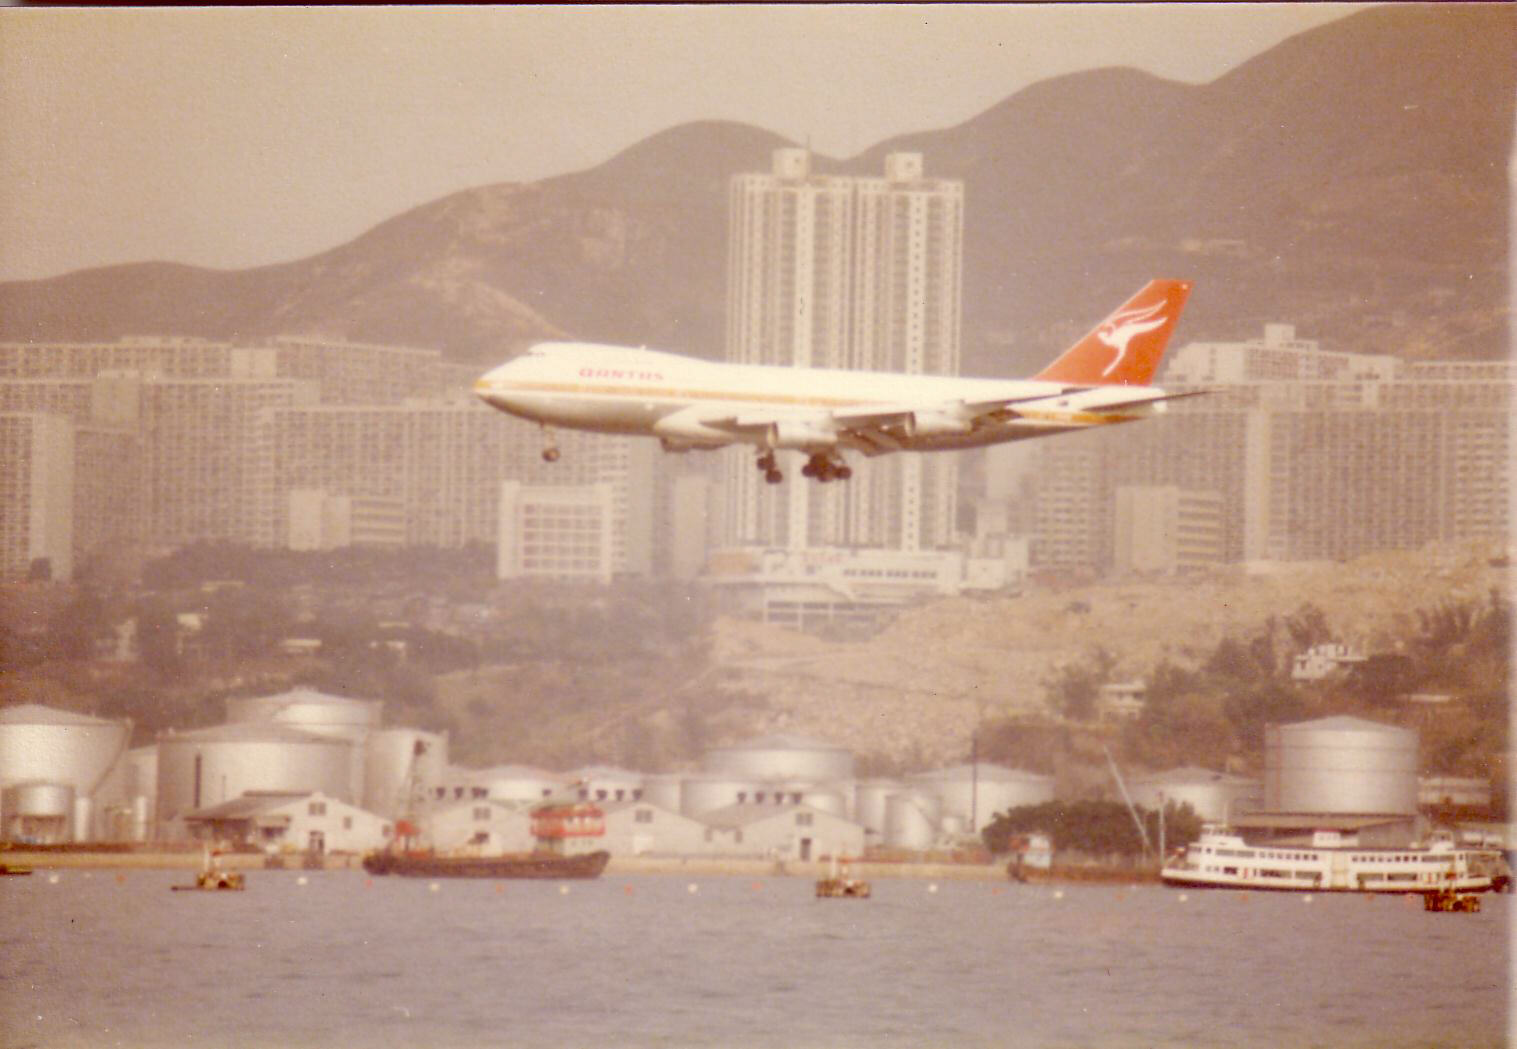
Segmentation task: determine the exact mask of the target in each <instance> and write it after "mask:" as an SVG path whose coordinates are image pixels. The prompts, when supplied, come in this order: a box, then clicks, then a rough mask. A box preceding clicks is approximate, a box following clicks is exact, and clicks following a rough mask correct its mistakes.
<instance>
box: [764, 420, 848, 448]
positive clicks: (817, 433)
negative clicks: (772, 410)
mask: <svg viewBox="0 0 1517 1049" xmlns="http://www.w3.org/2000/svg"><path fill="white" fill-rule="evenodd" d="M837 443H838V435H837V431H836V430H833V429H830V428H828V427H824V426H818V425H817V424H816V423H813V422H809V421H807V420H805V419H780V420H779V421H777V422H773V423H770V424H769V441H768V444H769V447H770V448H800V449H808V448H832V447H834V446H836V445H837Z"/></svg>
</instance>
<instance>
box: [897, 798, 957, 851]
mask: <svg viewBox="0 0 1517 1049" xmlns="http://www.w3.org/2000/svg"><path fill="white" fill-rule="evenodd" d="M942 812H943V810H942V803H941V802H940V801H938V799H937V796H936V795H934V794H931V793H928V792H927V791H924V790H903V791H901V792H900V793H897V794H892V795H890V797H888V798H886V799H885V845H886V847H888V848H892V849H911V850H913V851H918V852H920V851H922V850H925V849H930V848H932V846H933V843H934V842H935V841H936V840H937V837H938V825H939V823H940V822H941V820H942Z"/></svg>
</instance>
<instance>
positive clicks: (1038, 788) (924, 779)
mask: <svg viewBox="0 0 1517 1049" xmlns="http://www.w3.org/2000/svg"><path fill="white" fill-rule="evenodd" d="M909 782H910V783H911V784H912V786H914V787H916V788H918V789H919V790H924V791H926V792H927V793H929V794H932V795H934V796H935V797H936V798H937V799H938V800H939V801H940V802H941V803H942V806H943V812H944V813H945V814H947V815H951V816H956V817H958V819H959V820H960V821H961V823H962V825H963V826H964V827H965V828H967V829H971V830H972V831H973V832H974V833H975V834H978V833H979V832H980V831H982V830H984V829H985V828H986V827H987V826H989V825H990V822H991V820H993V819H994V818H995V816H996V814H997V813H999V812H1005V811H1006V810H1007V809H1016V808H1021V807H1023V806H1025V805H1041V804H1043V803H1044V802H1048V801H1052V800H1053V777H1051V776H1044V775H1041V774H1039V773H1036V772H1025V771H1023V770H1021V769H1009V768H1005V767H1004V766H1001V765H990V764H986V763H985V762H983V761H982V762H980V763H979V764H978V765H955V766H953V767H952V768H946V769H939V770H937V771H935V772H923V773H920V774H918V775H915V776H911V777H909ZM971 817H972V818H971Z"/></svg>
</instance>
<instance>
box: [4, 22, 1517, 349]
mask: <svg viewBox="0 0 1517 1049" xmlns="http://www.w3.org/2000/svg"><path fill="white" fill-rule="evenodd" d="M1514 52H1517V12H1514V10H1513V9H1512V8H1511V6H1510V5H1470V6H1463V5H1460V6H1446V5H1431V6H1420V5H1409V6H1405V7H1403V6H1396V5H1393V6H1391V7H1389V8H1373V9H1370V10H1367V11H1363V12H1359V13H1357V14H1354V15H1351V16H1348V17H1346V18H1344V19H1342V20H1340V21H1337V22H1333V23H1329V24H1328V25H1325V26H1321V27H1318V28H1316V29H1313V30H1309V31H1307V32H1305V33H1302V34H1298V35H1297V36H1294V37H1291V38H1290V39H1288V40H1286V41H1284V42H1283V43H1281V44H1279V45H1277V46H1276V47H1274V48H1272V49H1270V50H1269V51H1267V52H1264V53H1262V54H1260V55H1258V56H1256V57H1254V58H1253V59H1251V60H1249V61H1248V62H1245V63H1243V64H1242V65H1240V66H1239V67H1237V68H1235V69H1233V70H1232V71H1230V72H1228V73H1227V74H1225V75H1224V76H1222V77H1219V78H1218V79H1216V80H1213V81H1211V82H1210V83H1207V84H1201V85H1187V84H1180V83H1177V82H1174V81H1168V80H1164V79H1162V78H1159V77H1155V76H1153V75H1151V74H1148V73H1143V72H1141V71H1138V70H1133V69H1126V68H1117V67H1112V68H1106V69H1096V70H1088V71H1085V72H1081V73H1073V74H1067V75H1065V76H1061V77H1056V78H1052V79H1049V80H1044V81H1040V82H1038V83H1035V84H1032V85H1029V86H1028V87H1026V88H1024V89H1023V90H1021V91H1018V92H1017V93H1015V94H1013V95H1011V96H1009V97H1008V98H1006V99H1004V100H1003V101H1001V102H999V103H997V104H995V105H993V106H991V107H989V108H987V109H986V110H984V111H982V112H981V113H979V114H977V115H976V116H973V117H971V118H970V119H968V120H966V121H964V122H962V123H960V124H958V125H955V126H953V127H950V128H945V129H938V130H930V131H922V132H915V133H911V134H905V135H900V136H895V137H892V138H891V139H888V140H886V141H885V142H882V143H878V144H876V145H875V146H873V147H871V148H870V149H868V150H865V151H864V152H862V153H860V154H859V155H857V156H855V157H852V158H845V159H836V158H830V157H824V156H816V157H814V158H813V159H814V166H815V168H816V170H818V171H836V172H843V173H850V174H864V173H870V174H872V173H876V172H878V171H879V170H881V163H882V158H883V156H884V155H885V153H887V152H889V151H892V150H901V149H909V150H919V151H921V152H923V153H924V157H925V161H926V168H927V174H928V175H929V176H932V177H947V178H959V179H962V180H963V181H964V182H965V188H966V222H965V248H964V350H963V360H964V368H963V370H964V371H965V373H967V374H976V373H982V374H1014V373H1020V372H1024V371H1026V370H1028V369H1029V368H1032V367H1035V366H1036V365H1037V364H1039V363H1041V361H1042V360H1043V359H1045V358H1046V357H1048V356H1049V355H1051V354H1052V353H1053V352H1055V351H1057V350H1058V349H1059V348H1061V347H1062V346H1063V345H1064V344H1065V343H1066V342H1067V341H1068V340H1069V339H1071V338H1073V337H1075V336H1077V335H1078V334H1079V333H1080V332H1081V331H1083V330H1085V329H1086V328H1088V327H1089V325H1090V324H1091V323H1092V322H1093V321H1095V320H1097V319H1099V316H1100V314H1101V313H1102V312H1103V311H1104V310H1105V309H1106V308H1107V307H1108V306H1109V305H1110V304H1111V303H1112V302H1115V301H1120V299H1121V298H1122V297H1123V296H1124V295H1126V294H1127V293H1129V292H1130V291H1131V290H1132V289H1133V288H1135V287H1137V286H1138V285H1140V284H1141V283H1142V282H1143V281H1144V280H1146V279H1148V278H1149V277H1151V276H1184V277H1187V278H1189V279H1192V280H1194V281H1195V282H1196V286H1197V292H1196V295H1195V296H1194V297H1193V299H1192V303H1191V306H1190V309H1189V310H1188V314H1187V318H1186V325H1185V331H1184V332H1182V334H1181V337H1182V339H1183V338H1204V339H1223V338H1246V337H1250V336H1252V335H1255V334H1257V332H1258V331H1259V329H1260V326H1261V325H1262V324H1263V323H1264V322H1266V321H1270V320H1283V321H1288V322H1293V323H1295V324H1296V325H1297V327H1298V330H1299V331H1300V332H1301V334H1302V335H1303V336H1304V337H1307V338H1317V339H1320V340H1322V341H1323V342H1324V344H1326V345H1328V346H1330V347H1332V348H1334V349H1346V350H1357V351H1361V352H1387V353H1394V354H1400V355H1403V356H1408V357H1423V358H1426V357H1454V358H1460V357H1464V358H1495V357H1498V356H1500V355H1502V354H1504V353H1505V351H1506V346H1507V325H1508V319H1509V312H1510V307H1509V305H1508V304H1507V301H1506V291H1507V289H1506V277H1505V272H1506V269H1505V267H1506V247H1507V245H1506V223H1507V219H1506V216H1507V214H1508V209H1509V205H1510V200H1509V198H1510V186H1509V183H1508V181H1507V171H1506V168H1507V158H1508V157H1510V155H1511V146H1512V128H1513V124H1514V119H1513V118H1514V106H1513V98H1514V94H1517V72H1514V68H1517V64H1514V63H1511V62H1510V56H1511V54H1512V53H1514ZM785 144H789V143H788V142H787V140H786V139H784V138H783V137H782V136H779V135H777V134H774V133H772V132H769V131H765V130H763V129H760V128H754V127H751V126H748V125H743V124H737V123H732V122H724V121H697V122H693V123H690V124H684V125H679V126H677V127H673V128H669V129H666V130H665V131H662V132H659V133H657V134H655V135H653V136H650V137H649V138H647V139H644V140H642V141H640V142H637V143H634V144H632V145H630V146H628V147H627V148H626V149H624V150H622V151H621V152H619V153H617V154H616V155H615V156H613V157H612V158H611V159H610V160H608V161H606V162H605V163H603V164H601V165H598V166H596V167H593V168H588V169H584V170H582V171H578V172H571V173H567V174H563V175H558V176H554V177H552V178H549V179H544V180H541V181H538V182H532V183H497V184H492V185H486V186H478V187H473V188H470V189H464V190H461V191H459V192H456V193H453V194H449V195H447V196H445V197H442V198H440V199H438V200H436V201H432V202H430V203H427V204H422V205H419V206H418V207H415V208H411V209H409V210H407V211H405V212H402V213H401V214H399V215H397V216H395V217H393V218H391V219H388V220H386V221H385V222H382V223H379V224H378V225H376V226H375V227H373V228H372V229H370V230H368V231H367V232H365V233H364V234H362V235H360V236H359V237H357V238H355V239H354V240H352V241H349V242H348V243H346V244H342V245H338V246H335V247H333V248H331V249H328V250H327V251H324V252H320V253H317V254H316V255H313V256H310V257H309V258H306V259H299V260H294V261H290V262H284V263H278V264H274V265H270V266H262V267H257V268H254V269H248V270H230V271H228V270H207V269H202V268H197V267H192V266H185V265H182V264H177V263H165V262H148V263H135V264H124V265H117V266H110V267H103V268H98V269H88V270H81V271H77V272H75V273H71V274H64V275H61V276H58V277H53V278H48V279H45V280H39V281H18V282H10V283H6V284H0V339H6V340H30V341H50V340H75V339H96V338H113V337H116V336H119V335H127V334H143V333H163V334H187V335H201V336H206V337H214V338H233V339H254V338H259V337H263V336H267V335H272V334H277V333H282V332H283V333H314V334H322V335H327V336H332V337H338V338H350V339H354V340H357V341H363V342H378V343H393V344H401V345H422V346H436V347H438V348H440V349H442V350H443V351H444V352H445V353H446V354H447V355H448V356H449V357H450V358H452V359H455V360H461V361H467V362H470V363H478V364H484V363H490V362H493V361H495V360H498V359H499V358H501V357H504V356H506V355H507V354H509V353H510V352H513V351H514V350H516V349H518V348H520V347H521V346H522V345H524V344H525V343H528V342H530V341H532V340H534V339H538V338H544V337H550V338H551V337H564V336H573V337H582V338H591V339H601V340H606V341H614V342H625V343H645V344H648V345H657V346H662V347H665V348H668V349H671V350H676V351H683V352H690V353H695V354H697V355H700V356H706V357H720V356H721V354H722V352H723V334H722V333H723V330H724V326H723V317H724V313H725V299H726V290H725V258H726V236H727V226H726V207H727V184H728V180H729V179H730V177H731V176H732V175H733V174H735V173H738V172H742V171H763V170H768V168H769V164H770V153H771V151H772V150H773V149H774V148H775V147H776V146H780V145H785Z"/></svg>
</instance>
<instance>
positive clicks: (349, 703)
mask: <svg viewBox="0 0 1517 1049" xmlns="http://www.w3.org/2000/svg"><path fill="white" fill-rule="evenodd" d="M226 709H227V721H229V722H234V723H243V722H271V721H272V722H277V723H279V724H281V725H289V726H290V727H291V728H298V729H300V730H302V731H304V732H314V733H316V734H317V735H326V736H341V737H343V738H344V739H355V738H361V737H362V735H363V733H365V732H367V731H368V730H369V729H373V728H377V727H378V726H379V722H380V717H381V715H382V714H383V712H384V704H383V703H381V702H380V701H379V700H377V699H355V698H353V697H351V696H333V695H329V694H328V693H326V692H318V691H317V690H316V689H314V688H292V689H290V690H289V691H288V692H279V693H276V694H274V695H271V696H247V697H244V698H242V699H229V700H227V704H226Z"/></svg>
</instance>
